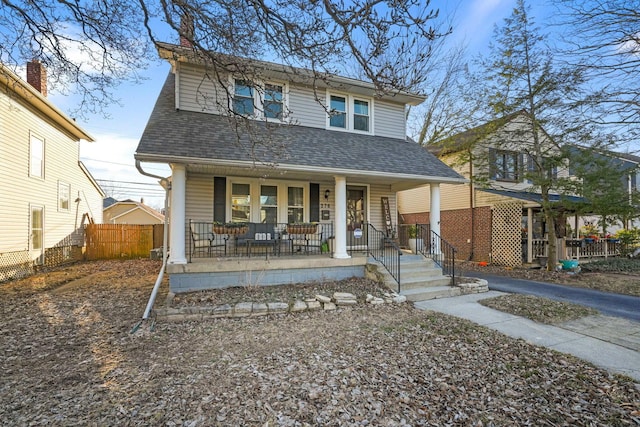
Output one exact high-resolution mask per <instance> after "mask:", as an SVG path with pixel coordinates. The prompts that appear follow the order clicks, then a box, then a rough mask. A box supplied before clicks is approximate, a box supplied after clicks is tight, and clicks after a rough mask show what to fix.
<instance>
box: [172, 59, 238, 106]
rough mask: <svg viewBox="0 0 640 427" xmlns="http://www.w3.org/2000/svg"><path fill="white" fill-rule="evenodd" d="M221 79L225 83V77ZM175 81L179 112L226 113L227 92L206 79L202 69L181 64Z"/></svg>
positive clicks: (222, 87)
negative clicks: (176, 82) (176, 81)
mask: <svg viewBox="0 0 640 427" xmlns="http://www.w3.org/2000/svg"><path fill="white" fill-rule="evenodd" d="M211 76H212V77H213V74H212V75H211ZM221 79H222V81H223V82H226V81H227V80H226V77H225V78H221ZM177 80H178V83H179V84H178V100H179V103H178V108H180V109H181V110H186V111H198V112H208V113H218V114H220V113H224V112H226V111H227V108H228V105H229V101H228V99H229V97H228V94H227V90H226V89H225V88H224V86H222V85H220V84H219V82H217V81H216V82H215V83H214V82H213V81H212V80H211V79H209V78H207V77H206V76H205V74H204V69H203V68H199V67H195V66H189V65H184V64H181V65H180V68H179V72H178V74H177Z"/></svg>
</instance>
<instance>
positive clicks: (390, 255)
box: [364, 224, 402, 293]
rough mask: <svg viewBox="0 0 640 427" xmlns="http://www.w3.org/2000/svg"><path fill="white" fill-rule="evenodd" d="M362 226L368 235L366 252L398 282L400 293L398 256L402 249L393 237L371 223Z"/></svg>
mask: <svg viewBox="0 0 640 427" xmlns="http://www.w3.org/2000/svg"><path fill="white" fill-rule="evenodd" d="M366 225H367V226H366V227H364V228H365V229H366V230H367V235H368V252H369V255H370V256H372V257H373V258H374V259H375V260H376V261H378V262H379V263H380V264H382V265H383V266H384V268H385V269H386V270H387V271H388V272H389V274H390V275H391V277H393V278H394V279H395V281H396V283H397V284H398V293H400V256H401V255H402V251H401V250H400V247H399V246H398V245H397V244H396V242H395V241H394V239H393V238H391V237H388V236H387V235H386V234H385V233H384V232H382V231H380V230H378V229H376V228H375V227H374V226H373V225H371V224H366Z"/></svg>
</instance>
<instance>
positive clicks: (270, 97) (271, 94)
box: [262, 83, 284, 120]
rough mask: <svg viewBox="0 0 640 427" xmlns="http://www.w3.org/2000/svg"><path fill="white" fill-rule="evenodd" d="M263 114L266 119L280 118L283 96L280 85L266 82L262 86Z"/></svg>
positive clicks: (282, 109) (282, 108)
mask: <svg viewBox="0 0 640 427" xmlns="http://www.w3.org/2000/svg"><path fill="white" fill-rule="evenodd" d="M262 107H263V109H264V116H265V117H266V118H267V119H277V120H282V117H283V116H282V113H283V111H284V96H283V88H282V85H277V84H271V83H267V84H265V86H264V100H263V102H262Z"/></svg>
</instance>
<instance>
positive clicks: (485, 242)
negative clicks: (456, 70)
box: [398, 111, 579, 266]
mask: <svg viewBox="0 0 640 427" xmlns="http://www.w3.org/2000/svg"><path fill="white" fill-rule="evenodd" d="M531 128H532V126H531V119H530V116H529V115H528V114H527V113H526V112H524V111H520V112H517V113H514V114H511V115H508V116H505V117H502V118H499V119H496V120H493V121H491V122H488V123H485V124H483V125H481V126H478V127H475V128H472V129H470V130H467V131H465V132H462V133H460V134H457V135H454V136H452V137H450V138H448V139H447V140H446V141H444V142H443V143H441V144H438V146H436V147H430V149H432V150H433V152H434V153H436V154H437V155H438V156H439V158H440V159H442V160H443V161H444V162H445V163H446V164H449V165H451V166H452V167H453V168H454V169H456V170H457V171H458V172H459V173H461V174H462V175H463V176H465V177H468V178H472V177H473V179H470V182H469V183H467V184H465V185H460V186H450V185H448V184H445V185H443V186H442V188H441V192H442V194H443V199H442V203H441V210H442V212H441V214H440V215H441V221H442V224H441V228H442V233H443V235H445V236H446V238H447V239H448V240H449V241H450V242H452V244H453V245H454V246H455V247H456V248H457V249H458V257H459V258H460V259H469V260H475V261H491V262H494V263H496V264H502V265H508V266H515V265H520V264H522V263H523V262H524V263H531V262H534V261H535V254H536V248H533V247H532V245H533V244H534V242H536V240H543V239H545V237H546V234H547V229H546V224H545V220H544V216H543V214H542V210H541V195H540V193H539V190H538V191H535V189H533V186H532V184H531V182H529V181H528V180H527V179H526V176H525V175H526V174H525V173H524V172H525V171H526V170H527V169H528V168H533V166H532V159H531V155H530V153H531V152H532V150H531V149H532V144H533V138H532V133H531ZM538 133H539V134H538V137H539V141H540V144H541V145H542V146H543V147H546V148H545V149H546V150H553V149H556V148H554V145H553V144H552V143H551V140H550V138H549V136H548V135H547V134H546V133H545V132H544V130H543V129H539V131H538ZM549 174H552V175H553V176H554V177H567V176H568V174H569V172H568V168H567V167H566V166H565V167H549ZM429 197H430V195H429V192H427V191H424V190H423V189H420V188H417V189H412V190H408V191H402V192H400V193H399V195H398V210H399V212H400V215H401V219H402V222H404V223H407V224H412V223H424V222H429V220H430V212H429V210H425V209H424V206H425V205H426V206H429V203H425V201H427V202H428V201H429ZM569 199H571V200H573V201H578V200H579V198H575V197H569ZM559 200H560V196H558V195H557V194H550V201H551V202H554V201H556V202H557V201H559ZM559 215H566V213H562V212H559ZM559 222H560V223H562V222H563V221H562V220H560V221H559ZM558 231H560V234H562V230H558Z"/></svg>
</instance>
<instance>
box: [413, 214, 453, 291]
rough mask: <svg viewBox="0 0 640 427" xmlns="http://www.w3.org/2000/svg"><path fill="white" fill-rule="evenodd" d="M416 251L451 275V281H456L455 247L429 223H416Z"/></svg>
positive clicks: (444, 272)
mask: <svg viewBox="0 0 640 427" xmlns="http://www.w3.org/2000/svg"><path fill="white" fill-rule="evenodd" d="M415 226H416V229H417V237H418V239H417V242H416V251H417V252H418V253H421V254H422V255H424V256H425V257H428V258H431V259H433V261H434V262H435V263H436V264H438V266H439V267H440V268H442V273H443V274H444V275H446V276H451V283H455V281H456V248H455V247H454V246H453V245H452V244H451V243H449V242H447V241H446V240H445V239H443V238H442V236H440V235H439V234H438V233H436V232H435V231H433V230H431V227H430V225H429V224H416V225H415Z"/></svg>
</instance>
